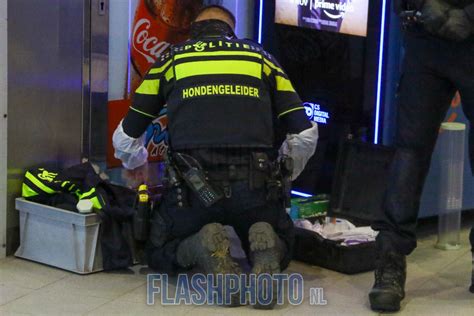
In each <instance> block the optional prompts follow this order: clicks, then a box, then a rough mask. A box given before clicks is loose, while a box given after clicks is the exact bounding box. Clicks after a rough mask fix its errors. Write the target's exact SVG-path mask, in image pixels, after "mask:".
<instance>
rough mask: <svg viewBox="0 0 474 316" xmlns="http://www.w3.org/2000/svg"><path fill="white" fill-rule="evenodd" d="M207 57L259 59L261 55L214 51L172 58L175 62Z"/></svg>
mask: <svg viewBox="0 0 474 316" xmlns="http://www.w3.org/2000/svg"><path fill="white" fill-rule="evenodd" d="M207 56H250V57H257V58H261V57H262V55H260V54H258V53H252V52H243V51H224V50H222V51H216V52H197V53H185V54H179V55H176V56H175V57H174V59H175V60H179V59H183V58H191V57H207Z"/></svg>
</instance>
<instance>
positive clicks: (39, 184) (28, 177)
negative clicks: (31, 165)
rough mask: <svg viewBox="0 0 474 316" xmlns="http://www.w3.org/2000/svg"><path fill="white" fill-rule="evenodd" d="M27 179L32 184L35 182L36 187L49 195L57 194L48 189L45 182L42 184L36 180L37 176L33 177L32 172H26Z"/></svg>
mask: <svg viewBox="0 0 474 316" xmlns="http://www.w3.org/2000/svg"><path fill="white" fill-rule="evenodd" d="M25 177H26V178H27V179H28V180H30V181H31V182H33V184H34V185H36V186H37V187H38V188H40V189H41V190H43V191H44V192H46V193H49V194H54V193H56V191H54V190H53V189H51V188H49V187H47V186H46V185H44V184H43V182H41V181H39V180H38V179H36V178H35V176H34V175H32V174H31V173H30V172H26V174H25Z"/></svg>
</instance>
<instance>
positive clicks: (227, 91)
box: [225, 84, 230, 94]
mask: <svg viewBox="0 0 474 316" xmlns="http://www.w3.org/2000/svg"><path fill="white" fill-rule="evenodd" d="M225 94H230V86H229V85H228V84H226V85H225Z"/></svg>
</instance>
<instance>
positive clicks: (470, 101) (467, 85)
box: [453, 44, 474, 293]
mask: <svg viewBox="0 0 474 316" xmlns="http://www.w3.org/2000/svg"><path fill="white" fill-rule="evenodd" d="M459 54H460V60H461V62H460V65H459V66H460V67H459V68H458V69H456V71H455V72H454V73H453V80H454V81H455V82H456V86H457V87H459V93H460V94H461V103H462V106H463V110H464V114H465V115H466V117H467V119H468V120H469V157H470V162H471V171H472V173H473V175H474V60H473V59H472V56H473V55H474V44H470V45H466V46H465V47H462V50H461V49H460V51H459ZM469 239H470V242H471V250H472V276H471V278H472V280H471V287H470V289H469V290H470V291H471V292H472V293H474V226H473V227H472V228H471V234H470V237H469Z"/></svg>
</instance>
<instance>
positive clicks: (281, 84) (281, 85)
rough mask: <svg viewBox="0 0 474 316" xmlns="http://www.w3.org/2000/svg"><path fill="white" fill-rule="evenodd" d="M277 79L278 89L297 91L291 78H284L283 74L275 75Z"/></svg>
mask: <svg viewBox="0 0 474 316" xmlns="http://www.w3.org/2000/svg"><path fill="white" fill-rule="evenodd" d="M275 80H276V89H277V91H289V92H295V88H293V85H292V84H291V81H290V80H288V79H286V78H283V77H282V76H275Z"/></svg>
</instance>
